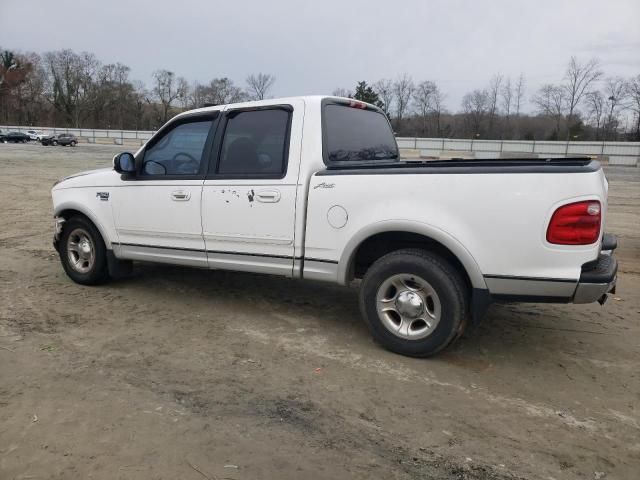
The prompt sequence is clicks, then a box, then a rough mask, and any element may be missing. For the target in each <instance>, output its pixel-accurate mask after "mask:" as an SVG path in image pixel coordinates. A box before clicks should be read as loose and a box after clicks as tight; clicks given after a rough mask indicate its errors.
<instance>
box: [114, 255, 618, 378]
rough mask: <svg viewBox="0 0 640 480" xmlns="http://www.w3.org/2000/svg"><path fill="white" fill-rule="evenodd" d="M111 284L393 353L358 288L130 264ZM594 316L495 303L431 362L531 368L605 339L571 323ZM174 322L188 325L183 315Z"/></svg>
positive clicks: (566, 309) (368, 349)
mask: <svg viewBox="0 0 640 480" xmlns="http://www.w3.org/2000/svg"><path fill="white" fill-rule="evenodd" d="M111 285H112V286H113V288H116V289H118V290H120V289H134V290H136V291H142V290H147V291H151V293H152V294H153V295H159V296H161V297H162V298H163V299H164V300H166V301H170V302H171V304H172V305H173V304H175V305H180V304H181V303H185V305H188V303H189V302H190V301H191V300H192V299H193V298H197V299H198V301H200V302H202V301H204V302H205V307H206V308H211V309H220V308H222V309H223V310H225V311H229V312H232V313H233V314H239V315H243V314H250V313H251V312H252V311H255V309H256V308H257V309H258V310H259V311H260V312H262V313H264V314H268V315H262V318H261V319H260V321H261V322H267V324H268V322H279V321H278V320H277V318H283V317H284V318H288V319H291V321H290V322H289V323H285V324H284V325H283V323H282V322H279V323H277V324H275V323H274V324H273V325H270V326H269V327H265V328H266V329H267V330H270V329H272V327H273V328H275V327H278V328H280V329H281V330H282V329H284V331H285V332H287V331H289V330H290V334H292V335H294V334H296V330H297V329H298V328H300V327H304V328H305V329H306V330H307V331H308V330H311V331H314V332H315V333H317V334H322V335H325V336H327V337H330V340H331V342H338V343H337V345H336V346H338V347H339V346H345V345H343V343H344V342H345V341H344V340H343V339H344V338H347V337H348V338H349V341H348V348H351V349H354V348H355V349H357V350H358V353H360V354H365V353H366V354H368V355H372V354H373V355H392V354H389V353H388V352H385V351H384V350H383V349H382V348H381V347H380V346H378V345H376V344H375V343H374V342H373V341H372V340H371V337H370V335H369V332H368V329H367V327H366V325H365V323H364V321H363V320H362V318H361V316H360V310H359V305H358V291H357V286H350V287H341V286H338V285H332V284H327V283H322V282H310V281H299V280H293V279H287V278H283V277H275V276H269V275H258V274H253V273H243V272H231V271H222V270H216V271H210V270H199V269H191V268H182V267H175V266H163V265H152V264H136V268H135V271H134V274H133V275H131V276H130V277H127V278H124V279H120V280H117V281H115V282H114V283H112V284H111ZM151 298H152V299H153V296H152V297H151ZM208 305H210V307H209V306H208ZM598 315H601V314H599V313H598V312H592V313H589V314H587V315H586V316H585V314H584V313H582V314H581V313H576V312H574V311H573V310H572V306H570V305H560V306H559V305H552V306H550V305H537V304H517V305H516V304H494V305H492V306H491V307H490V309H489V311H488V312H487V315H486V316H485V318H484V319H483V321H482V322H481V324H480V325H478V326H475V327H473V326H471V327H470V328H468V329H467V332H466V333H465V335H464V336H463V337H462V338H460V339H459V340H458V341H457V342H456V343H455V344H454V345H452V346H450V347H449V348H448V349H447V350H446V351H444V352H442V353H441V354H439V355H438V356H436V357H435V358H436V359H437V360H438V362H441V361H442V362H446V363H451V364H454V365H457V366H460V367H463V368H465V369H471V370H473V371H477V372H478V371H483V370H484V369H487V368H490V366H497V365H496V363H497V364H500V363H503V362H504V363H505V364H507V363H508V364H510V365H511V366H513V365H514V363H515V364H518V363H521V364H522V366H523V367H525V366H528V367H531V366H532V365H533V364H535V363H536V361H537V359H540V360H542V359H548V357H549V354H550V352H558V350H563V349H570V350H571V351H575V349H576V345H575V344H574V343H575V342H569V344H568V343H567V339H568V338H570V337H573V336H575V334H576V332H578V333H583V334H584V335H587V336H589V337H593V336H602V335H607V332H606V331H602V329H599V328H598V326H597V325H593V323H595V322H589V324H588V325H587V327H586V328H585V327H584V325H578V323H580V322H582V321H585V319H586V318H588V317H589V316H596V317H597V316H598ZM180 321H187V322H188V321H189V315H188V314H185V316H184V318H181V319H180ZM586 321H587V322H588V320H586ZM301 335H303V334H301ZM574 340H575V339H574ZM579 343H580V344H583V343H584V342H579ZM578 348H584V345H582V346H580V347H578ZM394 357H395V356H394ZM408 361H412V360H410V359H408ZM417 361H419V360H417Z"/></svg>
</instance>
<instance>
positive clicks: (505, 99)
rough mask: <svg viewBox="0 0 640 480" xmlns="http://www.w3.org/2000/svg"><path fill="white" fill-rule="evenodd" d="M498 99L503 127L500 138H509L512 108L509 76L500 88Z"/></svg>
mask: <svg viewBox="0 0 640 480" xmlns="http://www.w3.org/2000/svg"><path fill="white" fill-rule="evenodd" d="M500 100H501V102H500V103H501V104H502V111H503V112H504V127H503V129H502V134H501V137H502V138H505V137H506V138H511V125H510V121H511V109H512V108H513V86H512V85H511V78H510V77H507V79H506V80H505V81H504V83H503V85H502V87H501V88H500Z"/></svg>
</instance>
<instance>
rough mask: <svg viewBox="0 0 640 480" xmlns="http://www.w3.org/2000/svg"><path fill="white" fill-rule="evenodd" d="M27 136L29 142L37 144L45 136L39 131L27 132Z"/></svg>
mask: <svg viewBox="0 0 640 480" xmlns="http://www.w3.org/2000/svg"><path fill="white" fill-rule="evenodd" d="M27 135H29V138H30V139H31V140H35V141H37V142H39V141H40V140H42V137H44V136H45V135H44V134H43V133H42V132H41V131H40V130H27Z"/></svg>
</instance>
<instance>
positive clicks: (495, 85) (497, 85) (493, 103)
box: [488, 73, 502, 135]
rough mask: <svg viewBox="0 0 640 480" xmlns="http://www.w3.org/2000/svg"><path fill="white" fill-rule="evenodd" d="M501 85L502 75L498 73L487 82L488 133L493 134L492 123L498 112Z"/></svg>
mask: <svg viewBox="0 0 640 480" xmlns="http://www.w3.org/2000/svg"><path fill="white" fill-rule="evenodd" d="M501 85H502V75H500V74H499V73H498V74H497V75H494V76H493V78H492V79H491V82H489V90H488V94H489V134H490V135H493V134H494V131H493V130H494V124H495V121H496V115H497V113H498V99H499V95H500V89H501Z"/></svg>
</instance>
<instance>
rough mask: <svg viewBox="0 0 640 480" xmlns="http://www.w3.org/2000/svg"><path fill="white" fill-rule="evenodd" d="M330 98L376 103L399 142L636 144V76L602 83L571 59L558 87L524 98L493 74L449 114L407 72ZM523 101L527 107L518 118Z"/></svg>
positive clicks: (595, 65) (432, 90)
mask: <svg viewBox="0 0 640 480" xmlns="http://www.w3.org/2000/svg"><path fill="white" fill-rule="evenodd" d="M333 93H334V94H335V95H340V96H347V97H352V98H355V99H357V100H362V101H366V102H369V103H373V104H376V105H378V106H379V107H380V108H382V109H383V110H384V111H385V113H386V114H387V115H388V116H389V118H390V120H391V123H392V125H393V127H394V129H395V131H396V133H398V134H399V135H403V136H416V137H445V138H484V139H504V140H511V139H513V140H521V139H524V140H621V141H623V140H635V141H640V75H636V76H635V77H631V78H627V79H625V78H622V77H605V75H604V72H603V71H602V69H601V67H600V63H599V62H598V60H596V59H591V60H589V61H586V62H581V61H580V60H578V59H577V58H575V57H572V58H571V59H570V61H569V63H568V64H567V67H566V70H565V72H564V76H563V77H562V78H561V79H560V81H559V82H558V83H554V84H545V85H542V86H540V87H539V88H538V89H537V90H536V91H534V92H533V94H532V95H530V96H529V97H528V96H527V95H528V92H527V88H526V79H525V77H524V75H523V74H521V75H519V76H518V77H517V78H510V77H506V76H504V75H501V74H496V75H493V76H492V78H491V80H490V81H489V84H488V85H487V86H485V87H483V88H478V89H474V90H472V91H470V92H467V93H466V94H465V95H464V96H463V97H462V102H461V105H460V109H459V110H458V111H457V112H450V111H448V110H447V109H446V108H445V105H444V99H445V98H446V94H445V93H444V92H443V91H442V89H441V87H440V86H439V85H438V84H437V83H436V82H434V81H430V80H424V81H420V82H414V80H413V79H412V78H411V77H410V76H409V75H408V74H403V75H400V76H399V77H397V78H396V79H395V80H391V79H382V80H378V81H377V82H374V83H372V84H371V85H369V84H367V82H365V81H361V82H358V83H357V84H356V87H355V89H354V90H353V91H350V90H346V89H343V88H339V89H336V90H335V91H334V92H333ZM527 101H528V102H529V104H530V105H531V106H532V107H533V108H532V109H531V110H530V111H527V112H525V111H524V108H523V107H524V106H525V104H527Z"/></svg>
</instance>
